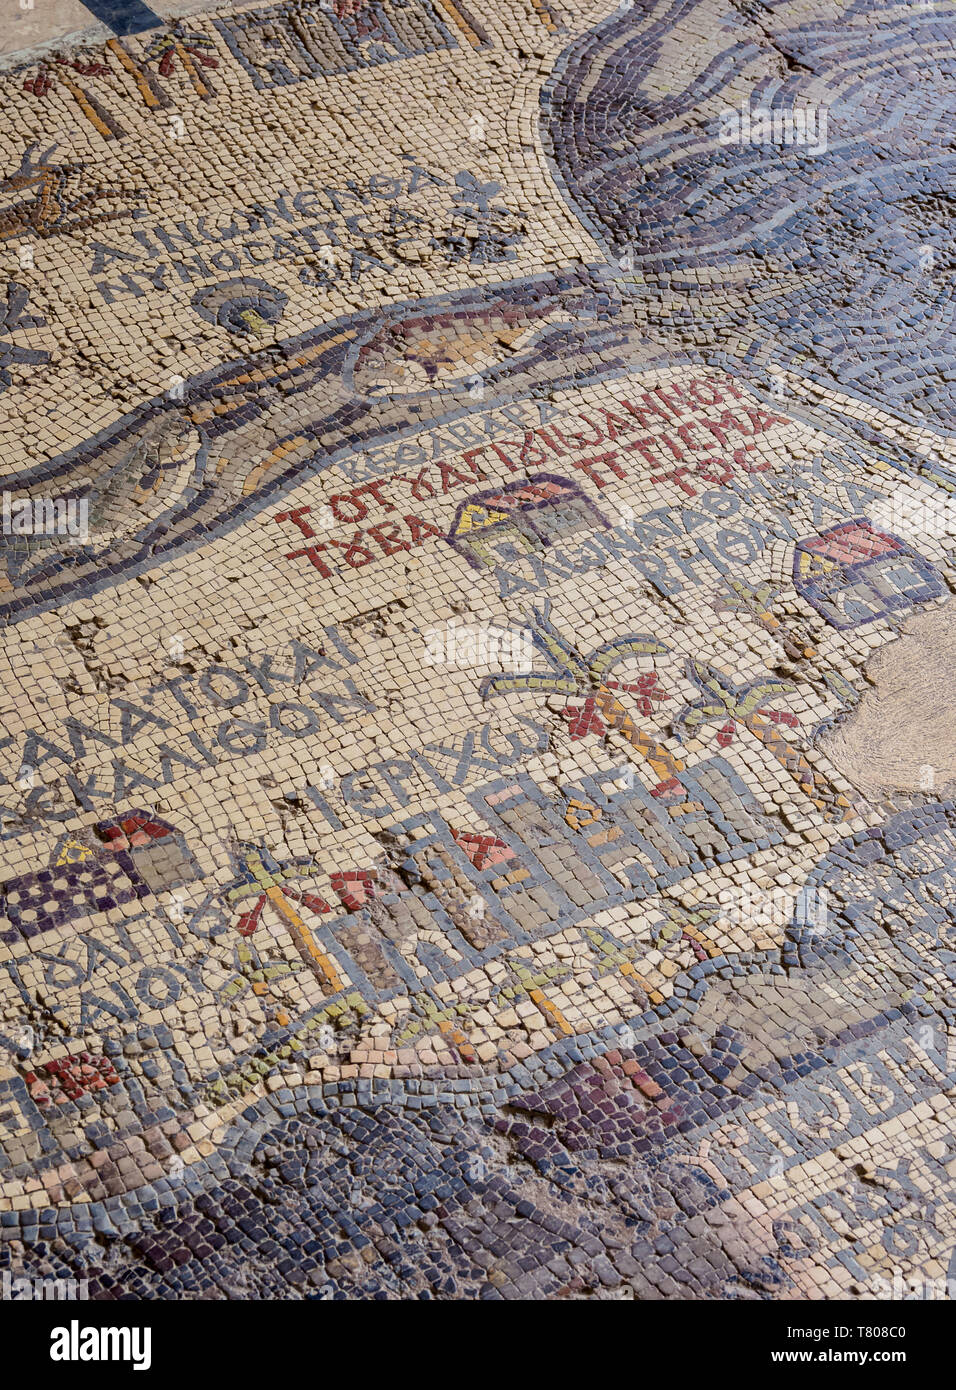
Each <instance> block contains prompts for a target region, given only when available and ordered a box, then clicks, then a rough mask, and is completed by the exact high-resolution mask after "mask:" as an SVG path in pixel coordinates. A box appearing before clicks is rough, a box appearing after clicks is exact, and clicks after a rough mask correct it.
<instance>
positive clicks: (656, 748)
mask: <svg viewBox="0 0 956 1390" xmlns="http://www.w3.org/2000/svg"><path fill="white" fill-rule="evenodd" d="M528 619H529V633H530V637H531V641H532V642H533V644H534V646H535V647H536V648H537V650H538V651H540V652H542V653H543V654H544V656H545V658H546V660H547V662H548V665H549V666H550V667H551V673H550V674H548V673H545V672H538V671H532V672H527V673H524V672H522V673H520V674H506V675H500V676H488V677H487V678H486V679H485V680H484V681H483V682H482V684H481V695H482V697H483V698H484V699H487V698H488V696H489V695H504V694H507V693H509V692H511V691H527V690H535V691H541V692H542V693H543V694H547V695H570V696H572V697H574V696H577V697H579V698H581V699H583V704H581V705H572V704H569V705H566V706H565V708H564V709H563V710H562V712H561V713H562V717H563V718H565V719H567V721H568V724H569V727H570V732H571V738H572V739H581V738H585V737H587V735H588V734H597V735H598V736H599V737H604V736H605V735H606V734H607V733H608V732H609V731H610V730H614V731H616V732H617V733H620V734H623V736H624V738H626V739H627V741H628V743H630V745H631V747H632V748H635V749H636V750H637V751H638V753H640V755H641V756H642V757H643V758H645V759H646V760H647V762H648V764H649V765H650V767H651V768H652V769H653V771H654V774H655V776H656V777H657V778H658V779H659V780H658V783H657V785H656V786H654V787H653V788H652V789H651V790H652V794H653V795H654V796H658V797H661V798H663V799H665V800H673V799H676V800H683V799H684V797H685V791H684V788H683V786H682V785H681V783H680V782H679V781H678V780H677V774H678V773H679V772H683V770H684V764H683V763H682V762H681V761H680V759H678V758H675V757H674V755H673V753H671V752H670V751H669V750H668V749H667V748H665V747H664V745H663V744H662V743H661V742H660V740H659V739H656V738H653V737H651V735H650V734H646V733H644V732H643V731H642V730H641V729H639V728H638V727H637V725H636V724H635V723H634V720H633V718H632V717H631V715H630V714H629V713H628V711H627V709H626V708H625V706H624V705H623V704H622V703H621V700H620V699H619V695H621V694H631V695H636V696H637V703H638V708H639V710H640V712H641V714H644V715H648V714H651V713H652V712H653V709H654V706H655V704H659V703H660V702H661V701H663V700H668V699H670V696H669V695H667V694H666V693H665V692H664V691H663V690H662V689H661V688H660V686H659V684H658V681H657V672H656V671H653V672H650V673H648V674H646V675H642V676H640V677H639V678H638V679H637V680H636V681H630V682H622V681H615V680H610V679H609V676H610V673H611V672H612V671H613V670H614V668H615V667H616V666H619V665H620V664H621V662H623V661H625V660H626V659H627V658H628V657H634V656H658V655H662V654H664V653H666V652H668V651H669V650H670V648H669V647H666V646H665V645H664V643H663V642H659V641H657V639H656V638H655V637H651V636H649V635H647V634H646V633H631V634H630V635H628V636H627V637H620V638H618V639H617V640H616V641H613V642H604V643H602V645H601V646H599V647H595V648H594V649H593V650H592V651H590V652H587V653H582V652H580V651H578V649H577V648H576V647H574V646H572V645H571V643H570V642H568V641H567V640H566V639H565V638H564V637H562V636H561V634H560V633H559V632H558V630H557V629H556V628H555V627H553V626H552V624H551V623H550V622H549V621H548V617H547V612H546V611H543V610H541V609H538V608H534V609H532V610H531V613H530V614H529V615H528Z"/></svg>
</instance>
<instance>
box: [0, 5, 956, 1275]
mask: <svg viewBox="0 0 956 1390" xmlns="http://www.w3.org/2000/svg"><path fill="white" fill-rule="evenodd" d="M193 24H195V26H196V31H197V32H193V31H192V29H191V28H190V29H189V30H186V29H179V30H173V31H170V33H169V34H168V35H162V36H160V37H150V36H148V35H147V36H145V37H144V38H143V39H142V40H139V39H123V40H115V41H112V42H111V43H110V44H107V45H106V46H105V47H104V48H103V49H102V50H101V51H97V52H96V53H93V54H89V53H87V54H83V55H81V56H80V57H78V58H75V59H71V60H70V61H67V62H64V63H58V62H56V61H55V60H54V61H51V62H47V63H43V64H40V65H36V64H34V65H32V66H31V67H29V68H28V69H23V70H21V71H18V72H16V73H14V74H11V75H9V76H8V77H6V78H5V79H4V83H5V85H8V87H9V90H10V91H11V92H15V93H16V94H17V98H16V100H17V103H19V105H17V107H16V110H15V111H14V110H13V109H11V110H10V111H9V112H8V110H7V103H4V114H3V115H2V116H0V122H2V123H3V138H4V148H5V149H9V150H11V151H12V152H13V153H12V156H11V158H10V159H9V161H8V165H7V169H8V172H7V175H6V177H5V179H4V180H3V187H2V191H3V193H4V196H5V199H6V201H5V204H4V209H3V211H2V213H0V219H2V220H0V229H2V233H3V240H4V245H5V247H8V248H9V252H10V254H9V259H8V262H7V269H8V274H9V283H10V288H9V290H8V292H7V311H6V318H5V321H4V332H5V334H6V337H5V339H4V342H3V344H2V346H0V354H2V355H0V366H2V371H3V376H2V377H0V382H2V384H3V386H4V387H5V388H6V389H5V391H4V395H3V398H2V402H0V404H2V406H3V408H4V412H5V414H6V413H7V412H9V413H8V415H7V418H8V420H9V422H10V426H9V433H8V434H7V435H5V449H6V450H7V457H8V459H9V460H10V463H9V466H10V467H11V468H12V469H13V474H12V476H11V477H10V478H9V480H8V483H7V487H8V488H9V490H10V491H11V492H12V493H14V494H15V495H16V496H17V497H18V498H19V497H29V498H31V499H34V500H36V501H38V502H41V503H42V501H43V499H45V498H49V497H67V496H76V495H80V496H82V497H83V498H84V499H85V500H86V501H87V502H88V504H89V514H90V527H89V535H88V536H86V537H80V538H77V537H75V536H74V537H70V536H64V537H49V536H44V537H40V536H34V535H32V534H30V533H29V531H28V530H25V529H21V530H20V531H13V530H11V531H10V533H9V534H4V535H3V537H2V540H3V542H4V556H3V558H4V564H5V577H4V578H3V580H2V588H3V592H2V593H0V600H2V604H3V614H4V619H5V623H6V630H7V634H8V636H9V639H10V640H9V643H8V645H7V647H6V648H5V650H4V653H3V655H2V657H0V661H2V663H3V669H2V674H0V691H2V701H3V714H2V725H3V728H2V737H3V744H2V747H3V749H4V752H5V753H6V758H7V761H6V778H5V782H4V784H3V791H4V796H3V805H2V808H0V814H2V817H3V822H2V827H3V828H2V836H3V873H2V885H0V911H2V914H3V917H2V921H0V937H2V943H3V957H2V961H0V964H2V971H0V986H2V989H3V1001H2V1016H3V1020H4V1026H3V1028H2V1029H0V1031H2V1033H3V1039H2V1041H3V1046H4V1048H5V1054H4V1056H5V1062H6V1065H5V1068H4V1070H3V1071H2V1072H0V1183H2V1198H3V1203H4V1214H3V1216H2V1224H0V1233H2V1234H3V1236H4V1237H5V1238H6V1248H7V1250H8V1252H9V1251H11V1250H12V1251H13V1252H14V1253H13V1255H12V1257H11V1256H10V1255H9V1253H8V1254H7V1255H6V1256H5V1258H8V1259H9V1258H12V1259H13V1261H14V1265H15V1267H16V1268H17V1269H24V1270H42V1269H53V1270H60V1271H62V1270H63V1269H65V1268H69V1269H71V1270H74V1271H75V1270H77V1269H82V1270H83V1271H85V1272H87V1273H89V1274H90V1275H91V1277H92V1280H93V1284H92V1287H93V1290H94V1292H95V1293H96V1294H97V1295H98V1296H104V1297H110V1296H115V1294H116V1293H117V1292H123V1291H129V1292H133V1293H134V1294H139V1295H147V1296H194V1295H197V1294H200V1293H204V1292H205V1293H207V1294H210V1293H211V1294H212V1295H213V1296H229V1297H273V1296H285V1297H288V1296H303V1295H311V1296H320V1297H339V1296H341V1297H375V1296H382V1295H383V1294H384V1296H391V1297H414V1296H417V1295H418V1294H421V1293H427V1294H428V1295H430V1296H432V1297H492V1298H496V1297H511V1298H515V1297H551V1296H558V1295H561V1296H579V1295H584V1294H587V1293H589V1292H592V1291H604V1292H605V1293H607V1292H611V1291H614V1290H620V1289H625V1290H626V1289H630V1290H632V1291H633V1292H635V1293H637V1294H638V1295H639V1296H642V1297H645V1296H650V1297H656V1296H665V1297H714V1296H716V1297H732V1298H733V1297H754V1296H758V1297H786V1298H809V1297H827V1296H830V1297H833V1296H846V1295H847V1294H851V1295H854V1296H858V1297H864V1298H866V1297H869V1298H873V1297H885V1296H887V1293H888V1291H889V1290H891V1289H892V1287H893V1282H892V1281H893V1279H894V1276H896V1275H899V1276H900V1277H903V1278H907V1279H909V1278H920V1279H923V1280H933V1279H938V1278H945V1277H946V1276H947V1274H948V1273H949V1268H950V1260H951V1257H952V1252H953V1250H954V1248H956V1234H954V1229H953V1227H954V1221H953V1204H952V1202H951V1200H950V1199H949V1195H948V1182H949V1180H950V1178H951V1176H952V1175H951V1174H950V1172H949V1168H950V1167H951V1166H952V1164H953V1162H954V1161H956V1152H954V1146H956V1137H954V1134H953V1126H952V1121H951V1117H950V1111H951V1108H952V1106H951V1100H950V1098H949V1096H948V1095H947V1092H948V1091H949V1090H950V1089H951V1086H952V1079H953V1075H954V1072H956V1058H954V1056H953V1054H952V1042H951V1037H950V1020H951V1014H950V1006H949V998H950V995H951V974H952V966H953V955H952V949H951V946H950V941H949V936H950V930H951V924H952V921H953V909H952V904H953V882H952V877H953V871H952V865H953V822H954V812H953V809H952V807H951V805H950V803H949V801H948V800H947V795H948V792H947V782H948V780H949V774H948V772H947V771H946V758H945V755H944V754H940V759H941V761H940V763H939V764H938V765H937V764H932V765H927V764H926V763H925V760H924V758H923V757H922V756H921V755H920V749H919V742H920V740H919V728H920V721H921V719H923V718H929V715H930V709H929V692H928V690H927V693H926V705H927V707H926V708H923V707H921V704H920V698H921V689H922V687H921V684H920V682H919V681H916V682H914V686H913V690H912V691H911V692H910V693H909V694H908V695H907V696H906V697H905V699H903V697H900V696H899V694H898V693H897V694H896V695H892V692H891V696H890V697H886V703H885V704H883V703H879V704H878V706H877V707H876V708H875V709H874V698H875V697H874V696H873V695H872V693H867V691H868V686H867V682H868V675H867V674H866V671H867V669H868V665H869V663H870V662H871V660H872V658H874V656H875V655H876V654H877V653H883V652H884V651H890V650H893V649H895V647H896V645H898V646H899V647H901V648H903V649H905V648H906V646H907V644H908V645H909V647H911V648H913V649H914V651H916V652H917V653H920V654H921V660H920V665H921V668H922V666H923V665H924V664H925V667H926V669H927V671H931V670H932V669H933V661H934V659H935V660H937V661H938V660H939V658H938V657H934V656H933V651H934V650H935V649H934V647H933V644H930V645H929V646H925V645H921V643H925V642H926V639H925V637H921V634H923V633H925V632H927V631H929V630H930V627H931V625H932V624H933V623H935V622H937V621H938V620H940V619H942V615H944V614H945V613H946V610H947V602H946V601H947V597H948V595H949V592H950V587H951V575H952V561H951V542H950V537H951V535H952V534H953V528H952V526H951V524H950V513H949V510H948V508H949V498H950V496H951V490H952V486H953V475H952V471H951V470H952V467H953V462H954V455H953V445H952V442H951V440H950V438H949V436H948V429H949V411H950V397H949V382H948V379H947V373H948V372H949V364H950V362H951V353H950V344H949V335H950V333H951V314H950V312H949V302H950V301H949V296H950V294H951V288H950V277H949V276H948V275H947V274H946V265H947V262H946V256H947V255H948V239H947V236H946V226H945V222H944V220H943V219H944V216H945V211H946V203H945V199H944V198H943V197H942V192H941V191H942V189H943V188H944V187H945V179H946V176H947V174H948V169H949V161H950V160H951V158H952V153H951V150H950V146H949V144H948V134H947V129H948V126H947V120H948V114H947V102H951V100H952V98H951V95H950V91H951V89H950V88H949V87H948V86H947V82H946V78H947V76H948V72H949V64H950V63H951V61H952V59H951V53H952V25H951V23H950V21H949V20H948V18H947V11H944V10H943V9H942V8H939V9H936V10H933V11H927V12H925V13H924V12H923V11H916V12H913V13H911V12H910V11H909V10H907V11H906V13H905V14H901V13H900V12H899V11H898V9H893V8H887V9H885V10H880V9H877V8H870V7H864V6H851V7H841V8H840V9H839V10H836V9H835V8H833V7H832V6H831V7H824V6H820V7H818V8H814V7H812V6H803V7H798V6H796V5H777V6H774V7H773V8H772V10H770V11H767V12H766V13H764V14H763V15H762V18H761V23H760V24H758V23H757V21H756V20H755V19H751V18H749V17H747V16H746V15H742V14H741V13H740V12H738V11H736V10H730V9H726V8H724V7H722V6H721V5H719V4H717V3H715V4H713V5H706V4H704V5H698V6H695V7H694V8H693V10H692V11H690V12H688V13H687V14H685V13H684V11H683V10H682V9H680V10H679V9H677V8H670V7H667V6H660V7H656V8H652V7H651V6H650V5H647V6H645V5H635V6H633V7H629V8H628V9H627V10H626V11H617V10H615V11H614V12H613V13H611V9H610V6H607V5H600V4H595V5H588V6H581V7H578V8H577V9H574V10H572V9H571V8H570V7H565V8H564V9H563V10H562V12H561V13H560V14H558V13H555V12H552V11H551V10H550V9H549V8H548V7H546V6H543V5H540V4H536V5H533V6H532V5H530V4H529V5H527V6H524V5H508V6H505V7H503V10H495V11H494V12H492V11H491V8H490V7H481V8H480V9H479V7H478V6H477V5H469V6H468V8H467V9H465V8H463V7H462V6H459V5H457V4H444V3H442V4H438V3H434V4H433V3H417V2H416V3H411V0H409V3H406V4H399V3H394V4H392V3H373V4H370V5H334V6H333V7H332V9H331V11H330V10H328V9H326V8H325V7H322V6H320V5H304V6H289V5H278V6H271V7H268V8H265V9H264V8H262V7H249V8H247V9H244V10H241V11H238V12H236V13H235V14H231V15H217V16H215V17H214V18H213V19H211V20H208V21H203V20H201V19H196V20H195V21H190V26H192V25H193ZM688 26H690V28H688ZM200 27H201V28H202V32H201V33H199V32H198V30H199V28H200ZM768 29H769V30H770V32H771V33H772V41H771V39H770V38H768V33H767V31H768ZM691 31H692V32H693V34H694V40H693V44H690V45H689V44H688V39H687V36H688V33H690V32H691ZM529 49H530V51H531V52H532V53H533V54H534V55H535V58H536V62H535V63H531V62H529V61H528V52H529ZM689 54H692V57H689V56H688V55H689ZM522 55H523V56H522ZM787 60H789V61H787ZM452 80H454V82H455V83H457V86H458V90H459V91H460V92H461V94H462V95H461V98H460V101H461V106H460V110H459V109H458V108H457V107H456V106H455V105H454V104H449V101H448V96H447V92H448V84H449V83H450V82H451V81H452ZM745 99H746V100H750V101H752V104H753V105H754V106H757V105H758V104H759V103H761V102H765V103H772V104H773V105H775V106H779V107H782V108H784V109H789V108H790V107H791V106H792V105H793V104H794V103H797V104H798V105H799V104H805V103H807V102H810V103H816V104H817V105H819V106H826V108H827V109H828V111H829V128H828V145H827V148H826V150H817V151H815V152H813V154H812V155H811V154H810V153H809V152H808V153H806V154H803V153H800V152H797V153H796V154H794V155H793V156H792V157H789V158H787V159H781V158H780V151H779V150H776V151H775V150H772V149H767V148H763V149H756V150H755V149H754V148H752V147H736V146H734V147H730V146H727V145H725V144H722V143H721V142H720V140H719V139H718V138H717V135H716V131H717V128H718V123H719V120H720V115H721V112H722V111H723V110H725V109H726V107H727V106H728V105H731V106H733V107H734V108H735V109H736V108H739V105H740V102H741V101H742V100H745ZM396 109H401V110H403V111H405V112H406V113H407V119H406V121H405V122H404V123H403V124H402V126H401V128H400V129H399V128H397V126H396V123H395V121H394V111H395V110H396ZM532 109H533V110H534V111H535V120H534V121H529V119H528V116H527V112H528V111H529V110H532ZM901 112H905V114H906V117H907V118H906V119H905V120H904V119H901ZM359 118H360V119H359ZM24 123H27V124H28V125H29V127H30V131H31V137H30V138H31V140H32V143H28V144H26V145H25V144H24V141H23V136H22V129H23V126H24ZM360 125H361V128H362V130H363V131H364V132H365V133H364V135H363V138H362V139H361V141H357V139H356V133H357V131H358V130H359V128H360ZM303 129H306V130H308V131H309V132H310V139H309V140H308V141H305V140H303V139H302V137H301V131H302V130H303ZM370 131H371V132H374V138H370V137H369V132H370ZM34 132H35V138H34ZM290 132H295V134H294V135H293V134H291V133H290ZM251 133H254V134H255V137H256V138H255V139H254V140H253V139H251V138H250V135H251ZM864 134H865V136H866V138H865V139H863V138H862V137H863V135H864ZM205 151H209V152H210V153H209V154H206V153H204V152H205ZM233 187H235V188H241V194H236V193H231V192H230V189H231V188H233ZM24 246H27V247H29V248H31V254H28V255H24V254H23V253H22V247H24ZM927 248H928V249H929V251H930V252H931V253H932V254H930V255H927ZM836 305H841V306H842V307H841V308H838V309H837V308H835V307H834V306H836ZM901 342H906V343H907V344H908V345H909V347H910V349H911V351H910V352H909V354H908V356H907V357H906V358H905V360H904V359H901V358H900V357H899V344H900V343H901ZM57 402H59V403H60V405H61V408H60V409H58V410H57V409H54V408H53V407H54V405H55V403H57ZM14 422H15V424H14ZM927 518H929V519H930V522H931V523H932V524H928V522H927ZM933 630H935V629H933ZM489 631H495V632H496V633H499V634H500V633H510V634H512V635H513V637H514V638H515V643H514V644H513V646H512V648H509V649H508V650H516V649H517V647H518V646H519V645H520V646H522V649H524V650H530V651H531V653H532V660H531V663H530V666H527V665H521V666H520V668H519V669H509V664H508V662H507V661H502V659H501V652H502V648H501V646H500V645H499V646H498V647H497V648H493V649H491V650H490V651H489V647H488V641H487V634H488V632H489ZM901 634H902V635H901ZM482 643H484V645H482ZM436 651H438V652H440V656H439V658H438V659H437V660H436V658H435V653H436ZM927 652H928V653H929V655H925V653H927ZM881 659H882V658H881ZM877 689H879V687H877ZM901 699H903V704H904V705H905V708H903V705H901V703H900V702H901ZM894 700H895V701H896V703H895V704H894V703H893V701H894ZM856 720H868V721H869V722H868V723H867V724H866V727H867V728H872V729H874V730H875V734H874V737H875V738H876V739H877V740H879V744H880V750H881V752H882V751H884V750H885V748H886V747H889V746H894V747H895V746H896V744H895V743H894V740H895V741H897V742H898V743H899V749H898V757H897V758H896V762H895V763H894V764H893V765H894V768H896V771H895V772H894V773H893V776H892V780H891V781H890V782H888V783H886V784H885V785H881V786H880V787H878V788H876V789H874V788H872V787H871V786H870V784H869V780H868V778H867V776H866V770H865V768H864V767H863V766H862V764H863V762H864V761H865V755H864V754H860V753H859V752H857V754H856V755H855V759H854V756H853V755H852V753H851V754H850V755H847V754H846V749H847V748H849V749H851V750H852V749H853V748H854V747H856V745H855V744H853V742H852V739H850V740H849V742H844V743H842V744H840V743H839V740H840V739H841V738H842V737H843V736H844V734H845V733H846V732H847V731H849V730H852V728H853V727H855V725H854V721H856ZM901 729H905V730H906V731H909V732H908V733H904V734H901V732H900V730H901ZM913 731H915V732H913ZM847 738H848V739H849V734H847ZM838 744H839V747H840V748H841V749H843V750H844V751H843V752H842V753H841V754H840V755H839V756H838V755H837V752H836V749H837V747H838ZM831 753H832V756H831ZM884 761H885V760H884ZM863 786H866V787H867V791H866V792H865V793H864V791H863V790H862V787H863ZM821 910H822V916H821ZM622 1160H623V1162H622ZM701 1216H703V1217H704V1218H705V1219H704V1220H703V1221H702V1220H700V1219H697V1220H695V1217H696V1218H700V1217H701ZM14 1240H16V1241H22V1242H24V1244H23V1245H22V1246H20V1245H16V1246H15V1245H14V1243H13V1242H14Z"/></svg>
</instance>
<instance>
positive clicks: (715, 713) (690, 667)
mask: <svg viewBox="0 0 956 1390" xmlns="http://www.w3.org/2000/svg"><path fill="white" fill-rule="evenodd" d="M686 672H687V677H688V679H689V680H691V681H693V683H694V684H695V685H696V686H697V687H698V689H699V690H701V691H703V696H702V698H701V699H699V700H695V701H693V703H691V704H688V705H685V706H684V708H683V709H682V710H681V712H680V714H679V715H678V716H677V718H676V719H675V721H674V732H675V734H676V735H677V737H678V738H680V739H682V740H683V737H684V735H685V734H686V735H691V736H693V735H694V734H696V733H697V731H698V730H699V729H700V728H701V727H702V726H703V725H705V724H710V723H716V722H719V723H720V726H721V727H720V730H719V731H718V734H717V743H718V746H719V747H721V748H726V747H727V746H728V745H729V744H730V743H732V742H733V740H734V738H735V737H736V736H737V733H738V725H743V727H744V728H745V729H747V730H749V732H750V733H752V734H753V735H754V736H755V737H756V738H758V739H759V740H760V742H761V743H762V744H763V746H764V747H765V748H767V749H768V750H769V751H770V752H771V753H772V754H773V756H774V757H775V758H776V760H777V762H778V763H780V765H781V766H782V767H784V768H786V770H787V772H788V773H789V774H790V776H791V777H792V778H793V779H794V781H795V782H796V783H797V784H798V786H799V787H800V790H801V791H802V792H804V793H805V795H806V796H808V797H809V798H810V800H811V801H812V802H813V804H814V805H815V806H816V807H817V809H818V810H819V811H821V812H822V813H823V815H824V817H825V818H826V819H827V820H830V821H843V820H848V819H849V818H850V817H851V816H852V815H853V813H854V812H853V807H852V806H851V804H850V802H849V801H848V800H847V798H846V797H845V796H844V795H843V793H842V792H839V791H837V790H836V789H835V788H834V787H832V786H831V785H830V783H829V782H828V781H827V779H826V778H825V777H823V776H822V775H821V774H820V773H819V772H817V771H815V769H814V768H812V767H811V766H810V764H809V762H808V761H807V759H806V757H805V756H804V749H803V744H802V742H801V741H796V740H794V741H791V740H788V739H786V738H784V736H783V734H781V733H780V731H779V729H778V728H777V727H776V726H777V725H778V724H784V725H787V726H788V727H789V728H792V729H796V728H798V727H799V721H798V719H797V717H796V715H794V714H791V713H789V711H780V710H773V709H767V708H766V705H767V702H768V700H772V699H774V698H775V697H776V696H779V695H788V694H792V693H794V691H795V687H794V686H793V685H791V684H790V682H789V681H783V680H777V679H774V678H768V679H766V680H758V681H749V682H747V683H745V684H741V685H738V684H736V683H735V682H734V681H733V680H731V678H730V677H729V676H728V675H727V673H726V672H724V671H719V670H717V668H716V667H714V666H708V665H707V664H706V662H703V661H695V660H693V659H691V660H689V661H688V662H687V666H686Z"/></svg>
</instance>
